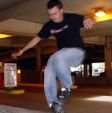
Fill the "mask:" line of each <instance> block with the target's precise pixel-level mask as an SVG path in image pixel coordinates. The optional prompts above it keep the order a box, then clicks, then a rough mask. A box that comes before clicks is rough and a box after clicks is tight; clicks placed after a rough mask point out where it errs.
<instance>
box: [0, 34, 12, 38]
mask: <svg viewBox="0 0 112 113" xmlns="http://www.w3.org/2000/svg"><path fill="white" fill-rule="evenodd" d="M11 36H12V35H9V34H4V33H0V38H8V37H11Z"/></svg>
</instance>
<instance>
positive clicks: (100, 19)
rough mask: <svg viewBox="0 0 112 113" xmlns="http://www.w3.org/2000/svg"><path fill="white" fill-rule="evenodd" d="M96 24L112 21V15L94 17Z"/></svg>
mask: <svg viewBox="0 0 112 113" xmlns="http://www.w3.org/2000/svg"><path fill="white" fill-rule="evenodd" d="M94 18H95V20H96V22H100V21H106V20H112V14H106V15H105V16H103V17H97V16H96V17H94Z"/></svg>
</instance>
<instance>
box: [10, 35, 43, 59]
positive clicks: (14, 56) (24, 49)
mask: <svg viewBox="0 0 112 113" xmlns="http://www.w3.org/2000/svg"><path fill="white" fill-rule="evenodd" d="M40 40H41V38H40V37H39V36H36V37H34V38H33V39H32V40H31V41H30V42H29V43H28V44H26V46H24V47H23V48H22V49H21V50H19V51H18V52H16V53H13V54H12V58H15V59H16V58H17V57H18V56H21V55H22V54H23V53H24V52H25V51H27V50H28V49H30V48H32V47H34V46H35V45H36V44H38V43H39V42H40Z"/></svg>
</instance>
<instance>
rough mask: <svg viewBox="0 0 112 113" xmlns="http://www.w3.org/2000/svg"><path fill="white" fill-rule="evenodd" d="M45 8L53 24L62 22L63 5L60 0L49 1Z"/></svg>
mask: <svg viewBox="0 0 112 113" xmlns="http://www.w3.org/2000/svg"><path fill="white" fill-rule="evenodd" d="M47 8H48V13H49V16H50V18H51V19H52V21H53V22H56V23H59V22H61V21H62V20H63V4H62V2H61V1H60V0H49V2H48V3H47Z"/></svg>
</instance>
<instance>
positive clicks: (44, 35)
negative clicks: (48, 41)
mask: <svg viewBox="0 0 112 113" xmlns="http://www.w3.org/2000/svg"><path fill="white" fill-rule="evenodd" d="M50 35H51V34H50V30H49V25H48V23H46V24H44V26H43V27H42V29H41V30H40V31H39V32H38V33H37V36H39V37H40V38H48V37H49V36H50Z"/></svg>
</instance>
